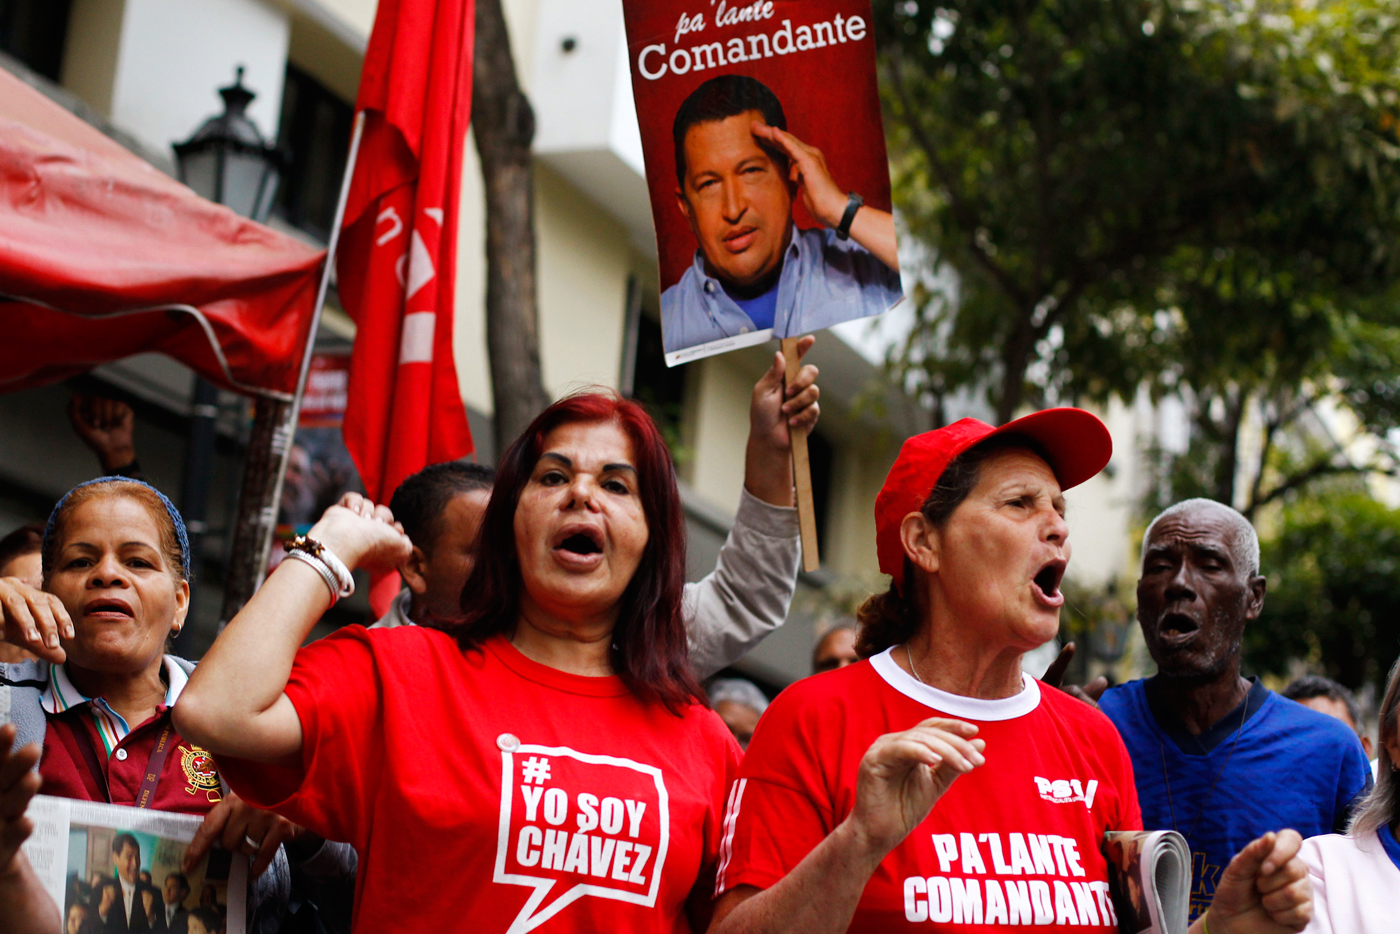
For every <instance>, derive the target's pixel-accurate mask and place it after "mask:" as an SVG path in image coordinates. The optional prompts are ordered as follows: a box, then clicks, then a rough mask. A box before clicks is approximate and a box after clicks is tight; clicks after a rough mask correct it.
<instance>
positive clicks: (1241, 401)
mask: <svg viewBox="0 0 1400 934" xmlns="http://www.w3.org/2000/svg"><path fill="white" fill-rule="evenodd" d="M1248 401H1249V393H1247V392H1245V391H1244V390H1243V389H1239V390H1236V391H1235V393H1234V394H1233V397H1231V396H1229V395H1227V396H1226V397H1225V424H1224V425H1222V426H1221V437H1220V460H1219V461H1218V462H1217V463H1216V466H1215V491H1214V498H1215V501H1216V502H1217V503H1224V504H1225V505H1226V506H1233V505H1235V474H1236V473H1238V472H1239V464H1240V457H1239V455H1240V426H1241V425H1243V424H1244V410H1245V405H1246V404H1247V403H1248Z"/></svg>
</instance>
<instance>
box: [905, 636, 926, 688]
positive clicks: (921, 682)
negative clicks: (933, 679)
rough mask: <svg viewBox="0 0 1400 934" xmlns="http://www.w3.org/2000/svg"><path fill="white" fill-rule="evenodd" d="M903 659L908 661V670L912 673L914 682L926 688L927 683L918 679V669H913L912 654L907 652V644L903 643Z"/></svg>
mask: <svg viewBox="0 0 1400 934" xmlns="http://www.w3.org/2000/svg"><path fill="white" fill-rule="evenodd" d="M904 657H905V658H907V659H908V660H909V670H910V671H911V672H913V673H914V680H915V681H917V682H919V683H920V684H922V685H924V686H925V687H927V686H928V682H927V681H925V680H924V679H923V678H920V677H919V669H917V668H915V667H914V653H912V652H910V651H909V643H908V642H906V643H904Z"/></svg>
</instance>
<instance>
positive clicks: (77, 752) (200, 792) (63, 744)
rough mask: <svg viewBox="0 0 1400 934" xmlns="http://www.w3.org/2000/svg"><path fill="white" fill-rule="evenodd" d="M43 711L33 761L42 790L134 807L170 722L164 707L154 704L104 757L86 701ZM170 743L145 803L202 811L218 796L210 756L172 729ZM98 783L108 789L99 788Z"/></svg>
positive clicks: (157, 807)
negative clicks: (43, 728)
mask: <svg viewBox="0 0 1400 934" xmlns="http://www.w3.org/2000/svg"><path fill="white" fill-rule="evenodd" d="M46 716H47V718H48V730H47V732H46V734H45V736H44V756H43V759H42V760H40V763H39V774H40V775H41V776H42V777H43V779H44V786H43V789H42V791H43V793H44V794H46V795H55V796H57V797H60V798H77V799H78V800H81V801H107V802H110V803H112V804H125V805H132V806H134V805H135V804H136V798H137V795H138V794H139V793H140V791H141V782H142V780H143V779H144V778H145V772H146V766H147V764H148V763H149V762H150V759H151V750H152V749H153V748H154V747H155V744H156V740H157V739H158V738H159V737H160V735H161V732H162V731H163V730H164V729H165V727H166V725H167V724H169V723H170V708H168V707H165V706H161V707H157V708H156V715H155V716H154V717H151V718H150V719H149V720H147V721H146V722H145V723H142V724H140V725H139V726H136V727H134V728H133V729H132V730H131V732H130V733H128V734H127V735H126V736H125V737H123V738H122V739H121V740H120V741H118V742H117V744H116V746H115V747H114V748H113V750H112V754H111V755H110V756H107V755H105V754H104V753H105V749H104V746H103V744H102V738H101V736H100V735H99V734H98V731H97V725H96V723H95V722H94V721H93V718H92V713H91V711H90V710H89V709H88V705H86V704H80V705H78V706H76V707H73V708H71V709H69V710H65V711H63V712H62V713H56V714H54V713H50V714H47V715H46ZM78 731H82V732H83V733H85V734H86V736H87V739H88V741H89V743H90V745H89V747H88V748H89V749H90V750H91V751H92V752H93V759H94V760H95V761H96V763H97V765H98V766H99V767H100V769H101V771H102V775H101V778H100V779H99V778H98V777H97V775H95V774H94V771H93V769H92V768H91V767H90V765H89V761H88V756H87V755H85V754H84V750H83V747H82V736H81V735H80V734H79V732H78ZM170 742H171V744H172V745H171V747H170V751H169V753H168V754H167V755H166V757H165V765H164V767H163V768H162V769H161V774H160V779H159V781H158V782H157V784H156V792H155V797H154V799H153V800H152V801H151V803H150V805H149V807H151V808H154V809H155V810H158V811H179V812H181V813H185V814H206V813H208V812H209V809H210V808H212V807H213V806H214V805H215V803H217V802H218V801H219V800H220V798H222V797H223V794H222V791H221V790H220V785H219V773H218V772H217V771H215V769H214V759H213V757H212V756H210V755H209V753H207V752H205V751H204V750H203V749H200V748H199V747H198V746H194V745H192V744H190V743H189V742H187V741H185V740H183V739H181V738H180V736H179V734H178V733H173V732H172V735H171V737H170ZM104 782H105V784H106V789H107V790H108V792H109V793H104V789H103V783H104Z"/></svg>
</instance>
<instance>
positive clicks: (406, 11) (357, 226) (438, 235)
mask: <svg viewBox="0 0 1400 934" xmlns="http://www.w3.org/2000/svg"><path fill="white" fill-rule="evenodd" d="M473 36H474V9H473V2H472V0H380V3H379V9H378V12H377V13H376V15H375V20H374V31H373V32H372V33H371V35H370V41H369V48H368V50H367V51H366V53H365V63H364V71H363V72H362V74H361V78H360V92H359V96H358V98H357V100H356V102H355V109H356V110H357V111H359V112H361V119H362V120H363V130H362V137H361V140H360V147H359V152H358V158H357V160H356V162H355V166H354V170H353V171H354V174H353V175H352V177H351V180H350V189H349V194H348V196H347V199H346V205H345V220H344V223H343V226H342V233H341V247H340V251H339V254H338V255H337V257H336V272H337V274H338V277H339V284H338V290H339V293H340V299H341V302H342V303H343V304H344V306H345V309H346V311H347V312H349V314H350V316H351V317H352V318H353V319H354V320H355V324H356V327H357V331H356V335H355V347H354V351H353V354H352V356H351V362H350V387H349V398H348V402H347V406H346V411H345V425H344V429H343V430H344V434H345V446H346V448H347V449H348V450H349V451H350V455H351V456H352V457H353V458H354V459H355V465H356V466H357V467H358V468H359V471H360V477H361V479H362V480H363V481H364V485H365V492H366V494H367V495H368V496H369V498H370V499H371V500H373V501H375V502H384V501H386V500H388V499H389V497H390V496H391V495H392V494H393V492H394V490H395V489H397V487H398V485H399V483H401V482H402V481H403V479H404V478H405V477H407V476H408V475H410V474H412V473H414V472H415V471H418V470H420V469H421V468H423V467H424V466H426V465H428V464H432V463H437V462H439V461H445V460H453V459H455V458H458V457H462V456H464V455H466V454H470V453H471V452H472V449H473V447H472V438H471V431H470V429H469V428H468V426H467V413H466V409H465V408H464V407H463V405H462V398H461V393H460V390H459V388H458V384H457V370H456V366H455V365H454V363H453V358H452V315H453V308H454V290H455V285H456V275H455V273H456V265H457V215H458V198H459V188H460V182H461V175H462V150H463V147H464V146H465V145H466V137H467V129H468V126H469V124H470V119H471V93H472V89H471V78H472V42H473ZM385 584H388V585H389V586H387V587H386V586H384V585H385ZM395 586H397V582H396V576H393V575H391V578H390V579H389V580H387V581H381V582H379V583H377V584H376V586H375V589H374V592H373V593H372V594H371V604H372V605H373V606H374V609H375V611H376V612H377V613H382V612H383V611H384V610H385V609H387V606H388V600H389V599H390V598H391V597H392V595H393V592H392V589H391V588H392V587H395Z"/></svg>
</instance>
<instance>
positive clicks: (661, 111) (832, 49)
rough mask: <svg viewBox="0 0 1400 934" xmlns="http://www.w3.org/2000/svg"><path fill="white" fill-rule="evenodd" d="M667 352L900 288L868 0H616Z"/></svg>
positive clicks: (861, 312)
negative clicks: (643, 165)
mask: <svg viewBox="0 0 1400 934" xmlns="http://www.w3.org/2000/svg"><path fill="white" fill-rule="evenodd" d="M623 12H624V15H625V18H626V22H627V41H628V55H629V58H630V63H631V69H632V87H633V92H634V96H635V99H636V105H637V115H638V120H639V123H640V125H641V134H642V148H643V153H644V155H645V158H646V168H647V185H648V187H649V189H650V194H651V206H652V215H653V217H654V219H655V222H656V237H657V246H658V252H659V258H660V268H661V290H662V295H661V319H662V341H663V344H664V345H665V351H666V362H667V363H668V364H670V365H673V366H674V365H675V364H677V363H683V362H685V361H687V360H692V359H695V358H697V357H703V356H708V355H709V354H712V353H719V352H721V351H726V350H733V349H736V348H738V347H744V346H748V345H750V344H756V343H760V342H762V341H765V340H768V339H769V338H770V337H777V338H782V337H796V336H798V335H801V334H807V333H810V332H812V331H816V330H820V329H821V328H826V327H830V326H831V325H833V324H839V323H841V322H843V321H850V320H853V319H856V318H863V317H867V316H869V315H876V314H879V313H881V312H883V311H885V310H886V309H888V308H889V307H890V306H892V305H894V304H895V303H896V302H897V301H899V300H900V299H901V298H902V297H903V293H902V291H901V289H900V284H899V269H898V259H897V255H896V244H895V230H894V219H893V217H892V216H891V213H890V210H891V208H890V179H889V165H888V162H887V159H886V154H885V137H884V130H883V128H882V125H881V120H880V102H879V95H878V90H877V85H876V76H875V40H874V36H873V35H872V27H871V15H870V3H869V0H754V2H744V0H739V2H737V3H736V2H732V0H623Z"/></svg>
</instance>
